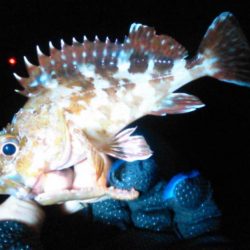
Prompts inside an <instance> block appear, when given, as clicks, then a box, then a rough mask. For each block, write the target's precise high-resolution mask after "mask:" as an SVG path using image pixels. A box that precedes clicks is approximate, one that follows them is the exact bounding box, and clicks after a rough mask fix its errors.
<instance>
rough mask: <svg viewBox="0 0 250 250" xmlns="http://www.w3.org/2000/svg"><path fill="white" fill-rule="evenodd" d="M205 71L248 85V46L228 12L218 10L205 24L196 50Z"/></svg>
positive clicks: (235, 82) (236, 23)
mask: <svg viewBox="0 0 250 250" xmlns="http://www.w3.org/2000/svg"><path fill="white" fill-rule="evenodd" d="M197 60H200V62H202V64H203V66H204V67H205V69H206V74H207V75H209V76H212V77H215V78H217V79H218V80H221V81H225V82H230V83H234V84H237V85H240V86H247V87H250V47H249V45H248V42H247V39H246V37H245V35H244V34H243V32H242V30H241V28H240V26H239V23H238V21H237V20H236V19H235V17H234V16H233V15H232V14H231V13H230V12H223V13H222V14H220V15H219V16H218V17H217V18H216V19H215V20H214V21H213V23H212V24H211V25H210V27H209V28H208V30H207V32H206V34H205V36H204V39H203V41H202V43H201V45H200V47H199V50H198V57H197Z"/></svg>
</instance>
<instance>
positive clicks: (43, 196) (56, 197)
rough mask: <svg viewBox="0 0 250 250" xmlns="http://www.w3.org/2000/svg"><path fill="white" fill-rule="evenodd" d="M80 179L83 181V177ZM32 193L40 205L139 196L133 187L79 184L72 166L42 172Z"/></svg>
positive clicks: (126, 198)
mask: <svg viewBox="0 0 250 250" xmlns="http://www.w3.org/2000/svg"><path fill="white" fill-rule="evenodd" d="M81 177H84V176H81ZM76 180H77V182H76ZM81 181H82V183H84V181H85V180H84V178H82V180H81ZM94 184H95V183H94ZM32 193H33V194H34V199H35V200H36V201H37V202H38V203H39V204H41V205H53V204H60V203H64V202H67V201H72V200H79V201H81V202H83V203H84V202H85V203H91V202H97V201H99V200H104V199H108V198H112V199H117V200H133V199H136V198H137V197H138V196H139V192H138V191H136V190H135V189H134V188H132V189H130V190H125V189H119V188H115V187H113V186H110V187H107V186H105V185H104V186H100V185H98V184H97V183H96V185H90V186H84V185H82V186H81V185H79V176H77V173H76V171H75V169H74V167H70V168H67V169H62V170H56V171H50V172H48V173H45V174H43V175H42V176H40V177H39V179H38V181H37V182H36V183H35V185H34V186H33V188H32Z"/></svg>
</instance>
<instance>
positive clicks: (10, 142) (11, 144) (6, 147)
mask: <svg viewBox="0 0 250 250" xmlns="http://www.w3.org/2000/svg"><path fill="white" fill-rule="evenodd" d="M17 151H18V141H17V140H16V139H13V138H11V139H7V140H6V141H5V142H4V143H2V145H1V151H0V154H2V155H5V156H13V155H15V154H16V153H17Z"/></svg>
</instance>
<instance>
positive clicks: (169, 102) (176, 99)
mask: <svg viewBox="0 0 250 250" xmlns="http://www.w3.org/2000/svg"><path fill="white" fill-rule="evenodd" d="M202 107H204V104H203V103H202V101H201V100H200V99H199V98H198V97H196V96H193V95H188V94H185V93H173V94H171V95H169V96H168V97H167V98H166V99H164V100H163V101H162V102H161V103H160V104H159V106H158V107H157V108H156V109H155V110H153V111H152V112H151V113H150V114H151V115H157V116H164V115H166V114H182V113H188V112H191V111H194V110H196V109H198V108H202Z"/></svg>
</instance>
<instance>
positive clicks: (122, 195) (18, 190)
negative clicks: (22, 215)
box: [0, 106, 138, 205]
mask: <svg viewBox="0 0 250 250" xmlns="http://www.w3.org/2000/svg"><path fill="white" fill-rule="evenodd" d="M110 167H111V162H110V160H109V158H108V156H107V155H106V154H105V153H103V152H100V151H99V150H97V149H96V148H95V147H94V145H93V143H92V142H91V140H90V139H89V138H88V136H87V135H85V134H84V132H83V131H82V130H80V129H78V128H77V127H76V126H75V124H74V123H72V122H69V121H68V120H66V119H65V114H64V113H63V112H62V111H61V110H60V109H58V108H56V107H47V106H44V107H42V108H41V109H39V110H38V109H37V110H35V111H34V110H33V109H29V108H27V107H26V108H25V109H23V110H20V111H19V112H18V113H17V114H16V116H15V119H14V122H12V124H10V125H8V126H7V128H6V129H4V130H3V131H2V132H1V135H0V194H9V195H14V196H16V197H18V198H21V199H34V200H36V201H37V202H38V203H40V204H41V205H51V204H58V203H64V202H67V201H72V200H80V201H81V202H86V203H89V202H96V201H99V200H103V199H106V198H114V199H120V200H130V199H135V198H137V197H138V192H137V191H135V190H120V189H117V188H115V187H109V186H108V172H109V169H110Z"/></svg>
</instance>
